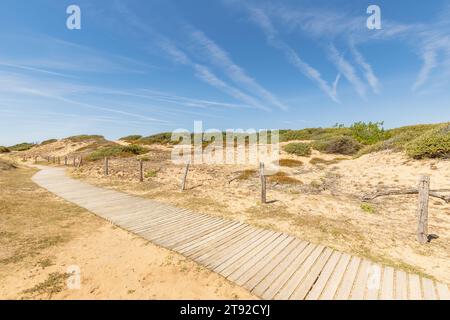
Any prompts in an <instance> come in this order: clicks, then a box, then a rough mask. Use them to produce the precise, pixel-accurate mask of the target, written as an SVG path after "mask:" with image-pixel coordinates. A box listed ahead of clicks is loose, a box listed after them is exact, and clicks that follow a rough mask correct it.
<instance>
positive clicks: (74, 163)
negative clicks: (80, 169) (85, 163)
mask: <svg viewBox="0 0 450 320" xmlns="http://www.w3.org/2000/svg"><path fill="white" fill-rule="evenodd" d="M76 162H77V158H76V157H75V156H74V157H73V166H74V167H75V166H76V164H77V163H76Z"/></svg>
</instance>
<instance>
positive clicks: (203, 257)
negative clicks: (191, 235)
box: [186, 227, 263, 264]
mask: <svg viewBox="0 0 450 320" xmlns="http://www.w3.org/2000/svg"><path fill="white" fill-rule="evenodd" d="M262 234H263V231H262V230H261V229H253V228H251V227H250V228H246V229H245V230H243V231H242V232H240V233H238V234H236V235H232V236H230V237H227V238H225V239H224V240H223V242H222V243H221V244H220V245H219V246H218V247H216V248H215V250H204V251H202V252H201V253H199V254H197V252H198V251H197V250H189V252H187V253H186V255H187V256H188V257H192V258H193V259H195V260H196V261H198V262H200V263H205V264H208V261H215V260H216V259H217V260H218V259H221V258H222V257H223V256H224V255H227V254H228V253H230V252H233V251H234V250H236V249H237V248H239V247H240V246H241V245H242V244H243V243H245V242H246V241H251V240H252V239H253V240H256V239H258V238H259V237H260V235H262Z"/></svg>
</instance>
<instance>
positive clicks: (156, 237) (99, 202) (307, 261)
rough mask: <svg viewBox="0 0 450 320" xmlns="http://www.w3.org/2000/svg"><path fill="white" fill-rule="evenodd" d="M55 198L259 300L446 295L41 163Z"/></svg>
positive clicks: (389, 272) (425, 282)
mask: <svg viewBox="0 0 450 320" xmlns="http://www.w3.org/2000/svg"><path fill="white" fill-rule="evenodd" d="M40 168H41V169H42V170H41V171H39V172H38V173H37V174H36V175H35V176H34V177H33V180H34V181H35V182H36V183H37V184H39V185H40V186H42V187H44V188H46V189H48V190H49V191H51V192H53V193H55V194H56V195H58V196H59V197H61V198H63V199H65V200H67V201H70V202H72V203H75V204H77V205H78V206H80V207H83V208H86V209H87V210H89V211H91V212H93V213H95V214H96V215H98V216H100V217H102V218H104V219H106V220H108V221H110V222H111V223H113V224H115V225H117V226H120V227H121V228H123V229H126V230H128V231H130V232H133V233H135V234H138V235H140V236H141V237H143V238H145V239H147V240H149V241H151V242H153V243H155V244H157V245H160V246H162V247H165V248H168V249H171V250H173V251H175V252H178V253H180V254H182V255H184V256H186V257H188V258H190V259H192V260H194V261H196V262H198V263H199V264H201V265H203V266H206V267H207V268H208V269H210V270H212V271H214V272H217V273H219V274H221V275H222V276H224V277H225V278H227V279H229V280H231V281H233V282H234V283H236V284H238V285H240V286H243V287H244V288H246V289H248V290H249V291H251V292H252V293H254V294H255V295H257V296H259V297H261V298H264V299H309V300H316V299H326V300H331V299H338V300H346V299H356V300H361V299H370V300H373V299H399V300H400V299H414V300H417V299H431V300H434V299H445V300H449V299H450V291H449V288H448V286H447V285H445V284H443V283H438V282H435V281H433V280H430V279H426V278H422V277H420V276H418V275H414V274H409V273H406V272H404V271H401V270H396V269H393V268H391V267H385V266H381V265H377V264H374V263H372V262H371V261H368V260H365V259H362V258H358V257H355V256H351V255H348V254H346V253H341V252H338V251H335V250H332V249H330V248H327V247H324V246H321V245H315V244H312V243H308V242H306V241H302V240H299V239H297V238H295V237H292V236H289V235H287V234H284V233H280V232H274V231H269V230H264V229H261V228H257V227H253V226H250V225H248V224H245V223H241V222H236V221H231V220H226V219H222V218H219V217H212V216H208V215H206V214H199V213H195V212H192V211H190V210H184V209H179V208H176V207H173V206H170V205H166V204H162V203H159V202H156V201H152V200H148V199H143V198H140V197H136V196H132V195H128V194H125V193H121V192H117V191H113V190H106V189H102V188H98V187H95V186H92V185H89V184H87V183H83V182H81V181H77V180H74V179H71V178H69V177H67V176H66V175H65V171H64V169H59V168H47V167H40Z"/></svg>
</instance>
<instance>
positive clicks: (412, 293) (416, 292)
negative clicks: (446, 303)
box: [408, 274, 422, 300]
mask: <svg viewBox="0 0 450 320" xmlns="http://www.w3.org/2000/svg"><path fill="white" fill-rule="evenodd" d="M408 282H409V290H408V293H409V294H408V298H409V299H410V300H422V286H421V285H420V277H419V276H418V275H416V274H408Z"/></svg>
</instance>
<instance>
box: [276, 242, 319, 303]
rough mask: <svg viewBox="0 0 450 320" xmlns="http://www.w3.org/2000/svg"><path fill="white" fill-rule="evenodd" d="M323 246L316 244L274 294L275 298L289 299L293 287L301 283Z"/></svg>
mask: <svg viewBox="0 0 450 320" xmlns="http://www.w3.org/2000/svg"><path fill="white" fill-rule="evenodd" d="M324 249H325V247H324V246H317V247H316V248H315V249H314V250H313V251H312V252H311V254H310V255H309V256H308V257H307V258H306V260H305V261H304V262H303V264H302V265H301V266H300V268H298V269H297V270H296V271H295V272H294V274H293V275H292V277H291V278H290V279H289V280H288V281H287V282H286V284H285V285H284V286H283V288H282V289H281V290H280V291H279V292H278V293H277V294H276V295H275V299H281V300H286V299H290V297H291V296H292V294H293V293H294V291H295V289H296V288H297V287H298V286H299V285H300V284H301V282H302V280H303V279H304V278H305V277H306V274H307V273H308V272H309V271H310V269H311V268H312V266H313V265H314V263H315V262H316V261H317V259H318V258H319V256H320V255H321V254H322V252H323V251H324Z"/></svg>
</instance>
